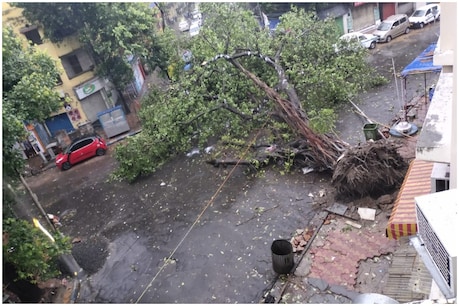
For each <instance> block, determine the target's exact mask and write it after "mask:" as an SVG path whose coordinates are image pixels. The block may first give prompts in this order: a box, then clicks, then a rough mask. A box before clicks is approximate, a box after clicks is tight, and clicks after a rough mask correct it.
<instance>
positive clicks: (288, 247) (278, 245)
mask: <svg viewBox="0 0 459 306" xmlns="http://www.w3.org/2000/svg"><path fill="white" fill-rule="evenodd" d="M271 256H272V260H273V269H274V272H276V273H278V274H288V273H290V271H292V268H293V265H294V261H293V247H292V244H291V243H290V241H288V240H284V239H278V240H274V241H273V243H272V245H271Z"/></svg>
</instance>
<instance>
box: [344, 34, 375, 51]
mask: <svg viewBox="0 0 459 306" xmlns="http://www.w3.org/2000/svg"><path fill="white" fill-rule="evenodd" d="M340 39H342V40H344V41H346V42H349V43H350V44H353V43H358V44H360V45H361V46H362V47H364V48H367V49H374V48H375V47H376V42H377V41H378V37H377V36H375V35H373V34H363V33H361V32H351V33H346V34H344V35H342V36H341V37H340Z"/></svg>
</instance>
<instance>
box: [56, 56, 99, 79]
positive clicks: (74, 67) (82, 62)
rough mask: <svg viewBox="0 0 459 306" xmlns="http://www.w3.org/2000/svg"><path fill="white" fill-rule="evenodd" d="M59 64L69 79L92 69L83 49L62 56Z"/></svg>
mask: <svg viewBox="0 0 459 306" xmlns="http://www.w3.org/2000/svg"><path fill="white" fill-rule="evenodd" d="M61 62H62V66H63V67H64V70H65V72H66V73H67V76H68V78H69V79H72V78H74V77H76V76H78V75H80V74H82V73H84V72H86V71H89V70H91V69H93V68H94V64H93V61H92V60H91V58H90V57H89V54H88V53H87V52H86V51H85V50H84V49H78V50H76V51H74V52H72V53H69V54H67V55H64V56H62V57H61Z"/></svg>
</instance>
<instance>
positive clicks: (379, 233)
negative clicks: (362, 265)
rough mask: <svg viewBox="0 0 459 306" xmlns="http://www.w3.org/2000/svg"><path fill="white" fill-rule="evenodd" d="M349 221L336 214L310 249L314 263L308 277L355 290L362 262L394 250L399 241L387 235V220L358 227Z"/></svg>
mask: <svg viewBox="0 0 459 306" xmlns="http://www.w3.org/2000/svg"><path fill="white" fill-rule="evenodd" d="M330 216H333V215H330ZM345 221H346V218H344V217H339V216H334V217H333V219H332V222H331V223H330V224H331V225H325V226H324V227H327V226H328V227H329V230H330V231H329V232H328V234H327V235H326V236H323V237H321V239H319V241H318V242H317V244H316V245H314V244H313V246H312V247H311V249H310V251H309V254H310V256H311V263H312V265H311V269H310V273H309V275H308V277H311V278H320V279H323V280H325V281H326V282H328V283H329V284H330V285H341V286H345V287H347V288H348V289H349V290H354V286H355V283H356V278H357V273H358V268H359V262H360V261H362V260H365V259H367V258H373V257H375V256H380V255H384V254H388V253H391V252H393V251H394V250H395V249H396V247H397V245H398V244H397V242H396V241H393V240H392V241H391V240H389V239H387V238H386V237H385V232H384V229H383V228H382V227H383V226H384V222H378V221H376V222H377V223H375V224H376V225H378V226H364V227H362V228H360V229H357V228H355V227H352V226H350V225H348V224H346V223H345ZM324 230H325V231H327V229H326V228H324ZM320 240H321V241H320Z"/></svg>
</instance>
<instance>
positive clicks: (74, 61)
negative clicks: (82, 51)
mask: <svg viewBox="0 0 459 306" xmlns="http://www.w3.org/2000/svg"><path fill="white" fill-rule="evenodd" d="M67 60H68V61H69V64H70V67H71V68H72V70H73V73H74V74H80V73H82V72H83V68H81V65H80V61H79V60H78V57H77V56H76V55H75V54H72V55H70V56H69V57H68V58H67Z"/></svg>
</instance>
